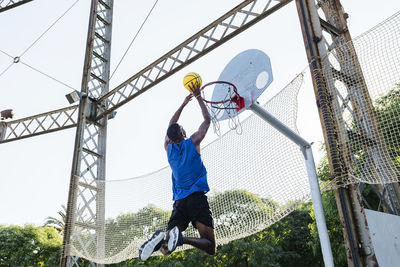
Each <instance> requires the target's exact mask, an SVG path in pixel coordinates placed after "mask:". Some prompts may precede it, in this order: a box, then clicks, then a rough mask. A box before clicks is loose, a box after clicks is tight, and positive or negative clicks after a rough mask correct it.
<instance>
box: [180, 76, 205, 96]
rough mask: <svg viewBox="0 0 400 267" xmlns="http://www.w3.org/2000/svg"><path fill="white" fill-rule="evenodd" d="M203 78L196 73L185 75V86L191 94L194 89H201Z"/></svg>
mask: <svg viewBox="0 0 400 267" xmlns="http://www.w3.org/2000/svg"><path fill="white" fill-rule="evenodd" d="M201 83H202V80H201V77H200V75H199V74H197V73H195V72H190V73H188V74H186V75H185V77H184V78H183V86H185V88H186V89H187V90H189V91H190V92H192V89H194V88H197V87H198V88H200V87H201Z"/></svg>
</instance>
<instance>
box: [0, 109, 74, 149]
mask: <svg viewBox="0 0 400 267" xmlns="http://www.w3.org/2000/svg"><path fill="white" fill-rule="evenodd" d="M77 111H78V105H75V106H70V107H67V108H62V109H57V110H53V111H49V112H46V113H42V114H38V115H34V116H30V117H26V118H22V119H19V120H14V121H10V122H1V123H0V144H1V143H7V142H11V141H16V140H19V139H23V138H28V137H32V136H36V135H41V134H46V133H51V132H55V131H59V130H64V129H68V128H72V127H75V126H76V123H77V113H78V112H77Z"/></svg>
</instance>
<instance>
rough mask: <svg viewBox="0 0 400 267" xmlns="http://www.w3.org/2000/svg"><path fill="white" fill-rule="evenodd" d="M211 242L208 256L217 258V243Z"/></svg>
mask: <svg viewBox="0 0 400 267" xmlns="http://www.w3.org/2000/svg"><path fill="white" fill-rule="evenodd" d="M209 241H210V245H209V248H208V250H207V254H208V255H210V256H215V254H216V253H217V248H216V245H215V242H213V241H211V240H209Z"/></svg>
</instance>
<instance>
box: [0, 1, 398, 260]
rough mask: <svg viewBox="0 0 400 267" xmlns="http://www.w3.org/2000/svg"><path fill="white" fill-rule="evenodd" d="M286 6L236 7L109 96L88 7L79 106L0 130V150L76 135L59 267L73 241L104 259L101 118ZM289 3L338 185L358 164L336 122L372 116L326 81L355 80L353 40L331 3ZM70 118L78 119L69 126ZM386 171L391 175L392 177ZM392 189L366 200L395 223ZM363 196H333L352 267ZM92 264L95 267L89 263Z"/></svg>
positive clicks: (104, 20) (95, 5)
mask: <svg viewBox="0 0 400 267" xmlns="http://www.w3.org/2000/svg"><path fill="white" fill-rule="evenodd" d="M0 1H1V0H0ZM29 1H31V0H25V1H23V0H22V1H10V2H9V3H8V4H7V5H6V6H5V5H3V7H2V3H3V2H4V1H2V2H0V12H2V11H4V10H6V9H9V8H12V7H14V6H17V5H20V4H23V3H25V2H29ZM291 1H292V0H281V1H272V0H246V1H243V2H242V3H241V4H239V5H238V6H236V7H235V8H233V9H232V10H230V11H229V12H227V13H226V14H225V15H223V16H221V17H220V18H219V19H217V20H215V21H214V22H212V23H211V24H209V25H208V26H207V27H205V28H204V29H202V30H200V31H199V32H198V33H196V34H195V35H193V36H192V37H190V38H188V39H187V40H185V41H184V42H182V43H181V44H180V45H178V46H177V47H176V48H174V49H172V50H171V51H170V52H168V53H166V54H165V55H164V56H162V57H160V58H159V59H157V60H156V61H154V62H153V63H151V64H150V65H149V66H147V67H146V68H144V69H143V70H141V71H139V72H138V73H137V74H135V75H133V76H132V77H131V78H129V79H128V80H126V81H125V82H123V83H121V84H120V85H119V86H117V87H116V88H114V89H113V90H111V91H108V89H109V88H108V81H109V74H110V72H109V67H110V64H109V62H110V46H111V26H112V8H113V0H92V6H91V17H90V24H89V31H88V41H87V50H86V57H85V64H84V71H83V78H82V87H81V93H82V98H81V101H80V103H79V106H71V107H67V108H64V109H59V110H55V111H50V112H47V113H43V114H39V115H35V116H32V117H28V118H24V119H20V120H16V121H11V122H1V123H0V143H5V142H10V141H15V140H19V139H22V138H28V137H31V136H35V135H40V134H45V133H49V132H54V131H57V130H62V129H66V128H71V127H75V126H76V127H77V131H76V139H75V149H74V157H73V164H72V171H71V181H70V191H69V197H68V205H67V222H66V229H65V236H64V241H63V251H62V257H61V266H79V263H78V262H79V260H78V259H79V258H77V257H76V256H73V257H70V256H69V255H71V254H70V248H71V247H70V244H71V243H72V242H77V243H76V244H78V246H80V247H81V248H82V250H83V251H85V249H86V248H88V247H91V246H95V247H96V248H97V249H98V250H97V252H98V257H102V256H104V254H103V253H104V242H103V241H104V228H103V227H104V210H103V208H102V207H104V188H102V186H100V184H101V183H98V182H97V181H98V180H102V179H105V155H106V153H105V152H106V151H105V148H106V135H107V114H109V113H111V112H113V111H114V110H116V109H117V108H119V107H120V106H122V105H124V104H126V103H128V102H129V101H130V100H132V99H134V98H135V97H137V96H139V95H140V94H142V93H144V92H145V91H147V90H149V89H150V88H151V87H153V86H154V85H156V84H158V83H159V82H161V81H162V80H164V79H166V78H168V77H169V76H171V75H173V74H174V73H176V72H177V71H179V70H180V69H182V68H183V67H185V66H187V65H189V64H190V63H192V62H194V61H195V60H197V59H199V58H200V57H202V56H203V55H205V54H207V53H208V52H210V51H212V50H213V49H215V48H217V47H219V46H220V45H222V44H223V43H225V42H227V41H228V40H230V39H231V38H233V37H235V36H236V35H238V34H240V33H241V32H242V31H244V30H246V29H248V28H250V27H251V26H253V25H254V24H255V23H257V22H259V21H261V20H262V19H264V18H266V17H267V16H269V15H270V14H272V13H274V12H275V11H277V10H279V9H280V8H281V7H283V6H285V5H287V4H288V3H290V2H291ZM296 4H297V7H298V11H299V17H300V23H301V25H302V30H303V36H304V41H305V44H306V51H307V55H308V58H309V63H310V68H311V73H312V77H313V83H314V88H315V94H316V99H317V103H318V108H319V111H320V117H321V123H322V126H323V129H324V136H325V141H326V144H327V151H328V157H329V163H330V166H331V172H332V173H333V176H334V178H335V181H340V179H341V178H343V177H346V176H349V175H350V174H349V172H348V170H349V166H350V165H349V164H353V163H354V162H355V163H357V162H356V159H355V157H354V153H353V152H352V149H351V147H350V146H348V147H343V146H342V145H340V144H347V143H349V142H348V141H350V139H351V135H350V134H349V128H348V127H346V124H345V123H344V119H343V113H344V112H346V111H347V112H350V113H351V114H352V115H354V120H355V121H356V122H358V121H363V122H365V121H368V122H373V121H374V120H376V116H375V115H374V114H373V113H370V114H367V115H360V113H359V112H353V111H352V110H351V109H350V108H349V106H350V105H348V103H351V106H352V107H353V109H360V108H361V106H362V105H366V106H368V105H372V104H371V100H370V99H369V95H368V91H367V90H366V86H365V82H364V81H361V82H360V83H358V84H356V85H355V86H350V85H348V84H345V85H346V86H347V87H348V90H347V94H343V92H341V91H340V90H337V88H336V87H335V85H334V82H333V81H335V80H340V81H342V82H343V80H342V79H341V78H343V77H351V76H352V75H355V74H358V75H361V77H362V74H361V68H360V66H359V63H358V61H357V57H356V54H355V51H354V50H353V49H351V47H350V48H349V47H348V46H344V44H345V43H347V42H348V41H350V40H351V37H350V34H349V32H348V30H347V26H346V21H345V15H344V14H343V10H342V7H341V5H340V2H339V1H338V0H296ZM319 13H320V14H319ZM333 49H337V50H336V51H337V52H336V53H337V60H338V63H339V65H340V64H342V63H343V62H349V61H350V62H351V63H350V64H351V65H352V67H351V68H340V70H338V69H336V68H334V67H333V66H332V65H331V64H330V63H329V62H328V61H327V60H324V56H326V54H327V53H328V51H331V50H333ZM346 69H349V70H350V71H347V72H344V71H343V70H346ZM354 91H358V92H359V93H361V94H362V95H363V98H365V100H364V101H365V103H362V105H360V104H359V101H360V99H359V98H357V99H356V98H355V94H353V93H352V92H354ZM354 107H355V108H354ZM371 110H373V109H371ZM76 115H77V116H78V118H77V119H75V116H76ZM359 116H364V117H363V118H360V117H359ZM374 125H378V124H375V123H369V124H368V125H367V124H362V123H361V124H358V125H357V126H358V127H357V131H358V132H357V133H356V134H358V135H361V136H365V137H368V138H369V139H373V140H378V139H379V137H380V135H381V134H382V133H381V131H380V129H378V128H376V127H375V126H374ZM7 132H8V134H7ZM381 140H382V139H381ZM367 149H368V151H369V152H370V162H371V164H373V165H374V166H378V165H380V164H387V162H382V161H380V158H382V157H381V156H382V155H384V154H385V153H386V152H385V146H384V144H380V146H379V147H378V146H377V147H376V148H374V149H371V148H367ZM344 155H346V156H344ZM387 169H389V170H390V168H387ZM375 172H376V173H377V174H378V176H379V177H381V178H382V181H385V177H386V176H387V175H391V174H390V173H387V172H382V170H378V169H376V170H375ZM392 187H393V186H392V185H385V186H383V188H379V186H376V187H374V188H375V189H376V190H375V189H374V191H376V192H377V195H378V196H379V198H380V200H381V203H382V205H383V207H384V209H385V210H386V211H388V212H391V213H395V214H398V199H396V198H395V191H396V190H397V189H396V188H395V186H394V187H393V188H392ZM363 188H364V186H363V185H360V188H359V186H358V185H349V186H347V187H342V188H339V189H338V190H336V197H337V204H338V209H339V213H340V216H341V218H342V221H343V227H344V229H345V231H344V232H345V233H344V236H345V240H346V246H347V248H348V260H349V263H350V262H351V263H352V264H353V265H354V266H359V265H363V264H364V263H365V264H366V265H371V263H372V261H373V260H374V252H373V247H372V245H371V240H370V237H369V232H368V226H367V223H366V219H365V214H364V213H363V205H362V195H361V194H360V191H361V192H362V191H363ZM396 201H397V202H396ZM73 229H78V232H85V233H87V234H89V235H91V236H92V238H90V239H89V240H81V239H80V238H79V236H78V235H76V234H74V232H73ZM74 245H75V243H74ZM359 248H361V249H360V250H359ZM91 265H92V266H95V264H94V263H91Z"/></svg>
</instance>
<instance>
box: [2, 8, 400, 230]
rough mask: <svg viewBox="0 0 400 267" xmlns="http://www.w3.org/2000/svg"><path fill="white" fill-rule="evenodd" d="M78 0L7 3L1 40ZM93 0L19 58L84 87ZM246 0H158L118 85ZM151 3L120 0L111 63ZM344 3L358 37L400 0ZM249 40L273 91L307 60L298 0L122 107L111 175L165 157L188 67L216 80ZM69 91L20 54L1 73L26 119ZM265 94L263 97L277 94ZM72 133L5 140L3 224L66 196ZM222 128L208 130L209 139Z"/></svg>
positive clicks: (8, 42) (149, 166)
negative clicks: (265, 64) (266, 60)
mask: <svg viewBox="0 0 400 267" xmlns="http://www.w3.org/2000/svg"><path fill="white" fill-rule="evenodd" d="M74 2H75V0H59V1H51V0H34V1H32V2H30V3H28V4H25V5H22V6H20V7H17V8H14V9H12V10H9V11H6V12H3V13H0V25H1V26H0V36H1V42H0V50H1V51H3V52H5V53H7V54H9V55H12V56H18V55H20V54H21V53H22V52H23V51H25V50H26V49H27V48H28V47H29V46H30V45H31V44H32V42H33V41H34V40H35V39H36V38H37V37H38V36H40V35H41V34H42V33H43V31H44V30H45V29H47V27H48V26H50V25H51V24H52V23H53V22H54V21H55V20H56V19H57V18H59V17H60V16H61V14H63V13H64V12H65V11H66V10H67V9H68V8H69V7H70V6H71V5H72V4H73V3H74ZM89 2H90V1H88V0H80V1H78V2H77V4H76V5H75V6H74V7H73V8H72V9H71V10H70V11H69V12H68V13H67V14H66V15H65V16H64V17H63V18H62V19H61V20H60V21H59V22H58V23H57V24H56V25H55V26H54V27H53V28H52V29H50V31H48V32H47V33H46V34H45V35H44V37H43V38H42V39H40V40H39V41H38V42H37V43H36V44H35V45H34V46H33V47H32V48H31V49H30V50H28V51H27V52H26V53H25V54H24V55H23V56H22V57H21V60H22V61H23V62H24V63H26V64H28V65H31V66H32V67H34V68H36V69H39V70H40V71H42V72H44V73H46V74H48V75H50V76H52V77H54V78H56V79H58V80H60V81H62V82H63V83H65V84H67V85H69V86H71V87H73V88H76V89H77V90H80V83H81V76H82V66H83V59H84V51H85V44H86V32H87V24H88V15H89ZM241 2H242V1H238V0H235V1H232V0H218V1H214V0H203V1H183V0H180V1H179V0H168V1H166V0H159V2H158V4H157V6H156V7H155V9H154V11H153V13H152V14H151V16H150V18H149V20H148V22H147V23H146V24H145V26H144V28H143V30H142V32H141V33H140V34H139V36H138V37H137V39H136V41H135V42H134V44H133V46H132V48H131V49H130V50H129V52H128V54H127V56H126V58H125V60H124V61H123V63H122V64H121V66H120V67H119V69H118V71H117V72H116V73H115V75H114V77H113V78H112V80H111V86H110V87H111V88H114V87H115V86H117V85H118V84H120V83H121V82H123V81H125V80H126V79H127V78H129V77H131V76H132V75H134V74H135V73H137V72H138V71H139V70H141V69H143V68H144V67H146V66H147V65H148V64H149V63H152V62H153V61H154V60H156V59H157V58H159V57H160V56H162V55H164V54H165V53H166V52H168V51H169V50H171V49H173V48H175V47H176V46H177V45H178V44H179V43H181V42H182V41H184V40H186V39H187V38H188V37H190V36H191V35H193V34H194V33H196V32H198V31H199V30H201V29H202V28H204V27H205V26H206V25H208V24H209V23H211V22H212V21H214V20H215V19H216V18H218V17H219V16H221V15H223V14H225V13H226V12H227V11H228V10H230V9H231V8H233V7H234V6H236V5H237V4H239V3H241ZM153 3H154V1H134V0H131V1H115V7H114V17H113V41H112V53H111V56H112V61H111V62H112V64H111V70H112V71H113V70H114V69H115V67H116V64H117V63H118V61H119V60H120V58H121V56H122V55H123V53H124V52H125V50H126V48H127V47H128V45H129V43H130V41H131V40H132V38H133V36H134V35H135V33H136V31H137V30H138V29H139V27H140V25H141V23H142V21H143V20H144V18H145V17H146V15H147V13H148V12H149V10H150V9H151V7H152V5H153ZM342 5H343V6H344V8H345V10H346V12H347V13H349V15H350V19H349V20H348V23H349V29H350V33H351V34H352V36H353V37H356V36H357V35H359V34H361V33H363V32H365V31H366V30H368V29H369V28H371V27H373V26H375V25H376V24H377V23H379V22H381V21H382V20H384V19H386V18H387V17H389V16H390V15H392V14H394V13H395V12H397V11H399V10H400V1H398V0H388V1H385V2H384V3H379V4H378V3H377V1H373V0H364V1H361V0H358V1H355V0H353V1H350V0H342ZM250 48H257V49H260V50H263V51H264V52H266V53H267V54H268V55H269V56H270V58H271V63H272V69H273V73H274V82H273V83H272V84H271V86H270V89H269V90H270V92H274V91H277V90H279V89H280V88H282V87H283V86H284V85H286V84H287V83H288V82H289V81H290V80H292V79H293V78H294V76H295V75H296V74H297V73H299V72H301V71H302V70H303V69H304V68H305V67H306V64H307V60H306V54H305V50H304V44H303V40H302V36H301V30H300V25H299V22H298V15H297V11H296V7H295V3H294V2H292V3H290V4H289V5H287V6H286V7H284V8H283V9H281V10H279V11H278V12H276V13H275V14H273V15H272V16H270V17H268V18H266V19H264V20H263V21H261V22H259V23H258V24H256V25H255V26H253V27H252V28H250V29H249V30H246V31H245V32H243V33H241V34H240V35H239V36H237V37H235V38H234V39H233V40H231V41H229V42H228V43H226V44H224V45H222V46H221V47H219V48H217V49H216V50H214V51H212V52H211V53H209V54H207V55H206V56H204V57H202V58H201V59H199V60H197V61H196V62H195V63H193V64H191V65H189V66H188V67H186V68H185V69H184V70H181V71H180V72H178V73H177V74H175V75H173V77H170V78H168V79H167V80H166V81H163V82H161V83H160V84H158V85H157V86H155V87H153V88H152V89H151V90H150V91H148V92H146V93H144V94H143V95H141V96H140V97H138V98H136V99H134V100H133V101H131V102H130V103H128V104H127V105H125V106H123V107H122V108H120V109H119V110H118V114H117V116H116V118H115V119H114V120H112V121H110V122H109V130H108V146H107V179H110V180H114V179H122V178H129V177H134V176H138V175H142V174H145V173H148V172H151V171H155V170H157V169H159V168H161V167H164V166H166V165H167V161H166V156H165V152H164V150H163V140H164V135H165V130H166V126H167V123H168V121H169V119H170V117H171V116H172V114H173V113H174V112H175V110H176V108H177V107H178V106H179V105H180V104H181V102H182V101H183V98H184V97H185V96H186V94H187V91H186V90H185V89H184V88H183V86H182V78H183V76H184V75H185V74H186V73H188V72H191V71H195V72H198V73H200V75H201V76H202V78H203V81H205V82H208V81H213V80H216V79H217V78H218V76H219V74H220V72H221V71H222V69H223V68H224V66H225V65H226V64H227V63H228V62H229V60H230V59H231V58H233V57H234V56H235V55H236V54H238V53H239V52H241V51H243V50H246V49H250ZM11 63H12V59H11V58H9V57H8V56H6V55H4V54H3V53H1V52H0V73H1V72H3V70H4V69H5V68H7V67H8V66H9V65H10V64H11ZM307 88H308V89H307V90H308V91H307V92H304V93H302V95H300V104H299V108H300V110H299V117H300V120H299V123H298V128H299V130H300V133H301V135H302V136H303V137H304V138H305V139H306V140H309V141H313V142H318V141H320V140H321V138H322V137H321V136H322V134H321V130H320V128H319V127H318V126H319V122H318V115H317V114H316V112H315V104H314V103H315V99H314V96H313V92H312V89H311V87H310V84H308V85H307ZM70 91H71V90H70V89H69V88H67V87H65V86H63V85H61V84H60V83H57V82H55V81H53V80H51V79H49V78H47V77H44V76H43V75H41V74H39V73H37V72H35V71H33V70H31V69H29V68H27V67H26V66H24V65H23V64H21V63H18V64H14V65H13V66H12V67H11V68H10V69H9V70H8V71H7V72H5V73H4V74H3V75H2V76H0V110H3V109H7V108H12V109H14V111H15V115H16V116H15V119H18V118H23V117H27V116H31V115H34V114H38V113H43V112H47V111H50V110H54V109H58V108H63V107H66V106H67V105H68V102H67V100H66V99H65V96H64V95H65V94H67V93H69V92H70ZM264 94H265V96H264V95H263V96H262V97H261V98H260V102H262V103H263V99H266V98H268V97H269V96H270V95H271V94H269V95H268V92H266V93H264ZM307 107H308V108H307ZM310 108H311V109H310ZM185 111H186V113H184V114H183V115H182V117H181V121H180V122H181V123H182V124H183V125H184V126H185V128H186V131H187V132H188V133H189V134H190V133H192V132H193V131H194V130H196V129H197V127H198V123H200V121H201V115H200V112H199V109H198V107H197V106H196V105H194V104H193V103H191V104H190V105H189V106H188V107H187V109H186V110H185ZM311 121H313V124H312V127H311V126H310V122H311ZM74 136H75V129H69V130H64V131H60V132H56V133H52V134H46V135H42V136H38V137H33V138H28V139H23V140H19V141H16V142H11V143H6V144H2V145H0V168H1V169H0V224H19V225H23V224H25V223H34V224H37V225H40V224H42V223H43V222H44V219H45V218H46V217H47V216H57V211H58V210H60V209H61V205H62V204H66V202H67V193H68V187H69V176H70V171H71V163H72V152H73V145H74ZM215 138H216V136H215V135H214V134H213V133H212V131H210V133H209V134H208V136H207V137H206V139H205V141H204V145H205V144H207V143H209V142H211V141H212V140H214V139H215ZM314 151H315V153H316V150H315V149H314ZM316 158H317V159H318V157H316Z"/></svg>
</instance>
